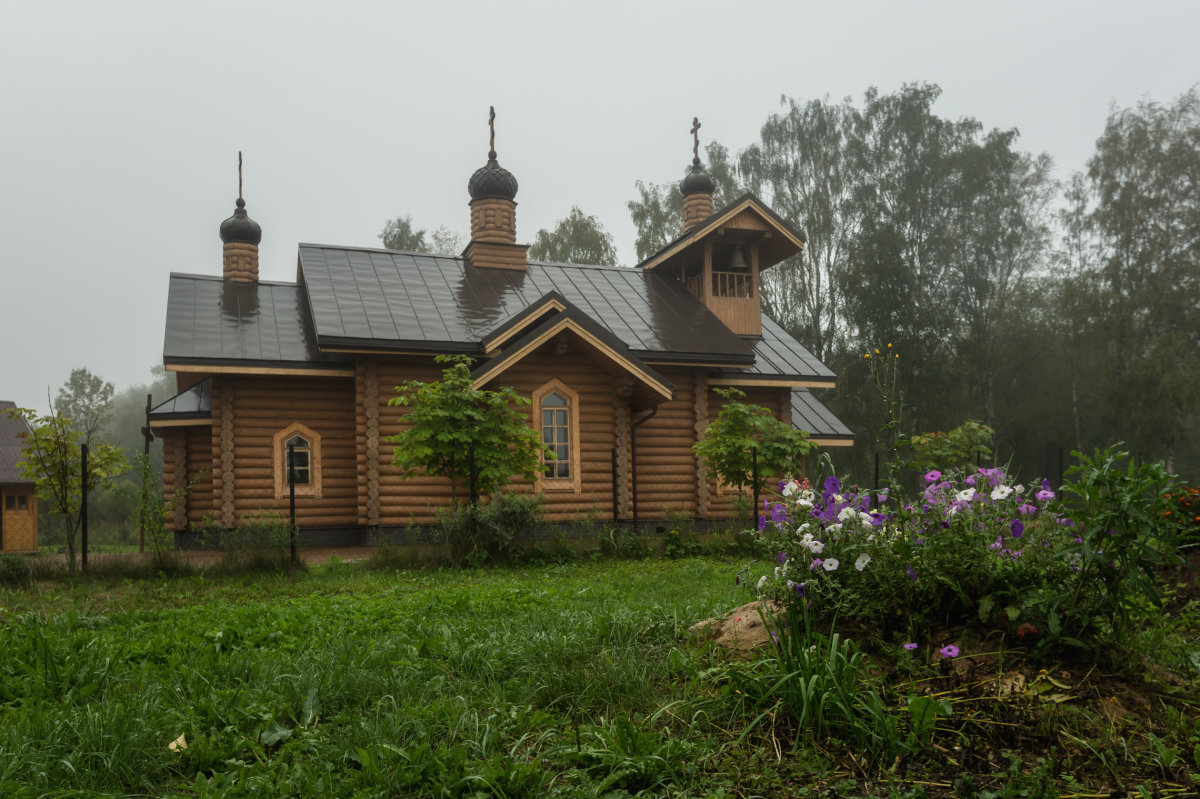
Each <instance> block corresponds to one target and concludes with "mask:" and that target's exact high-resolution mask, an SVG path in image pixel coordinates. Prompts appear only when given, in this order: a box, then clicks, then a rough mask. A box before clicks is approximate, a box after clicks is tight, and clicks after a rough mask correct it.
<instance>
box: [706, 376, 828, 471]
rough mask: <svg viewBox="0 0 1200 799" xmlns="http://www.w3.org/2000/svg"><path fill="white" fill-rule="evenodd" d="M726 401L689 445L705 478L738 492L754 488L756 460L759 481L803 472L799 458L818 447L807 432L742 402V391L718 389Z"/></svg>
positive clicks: (743, 394)
mask: <svg viewBox="0 0 1200 799" xmlns="http://www.w3.org/2000/svg"><path fill="white" fill-rule="evenodd" d="M717 394H719V395H721V397H722V398H724V400H725V404H724V406H722V408H721V412H720V413H719V414H717V418H716V419H714V420H713V421H712V422H710V423H709V425H708V429H707V430H706V431H705V434H704V438H703V439H701V440H700V441H697V442H696V443H695V444H693V445H692V451H693V452H695V453H696V457H698V458H702V459H703V460H704V461H705V462H706V463H707V468H708V474H709V476H710V477H717V478H720V479H721V480H722V481H724V483H725V484H726V485H729V486H736V487H737V488H739V489H747V488H751V487H753V485H754V472H755V460H756V459H757V467H758V469H757V471H758V474H759V475H760V476H765V475H777V476H792V475H794V474H796V473H798V472H800V471H801V470H802V469H803V458H804V456H805V455H807V454H808V453H809V452H811V451H812V450H813V449H814V448H815V447H816V446H817V445H816V443H815V442H813V441H810V440H809V439H808V433H806V432H804V431H803V430H797V429H796V428H794V427H792V426H791V425H790V424H788V423H787V422H783V421H780V420H779V419H777V418H775V416H773V415H772V414H771V412H770V411H769V410H767V409H766V408H764V407H762V406H761V405H751V404H749V403H745V402H742V401H741V399H742V398H743V397H745V396H746V394H745V392H744V391H740V390H738V389H736V388H727V389H717Z"/></svg>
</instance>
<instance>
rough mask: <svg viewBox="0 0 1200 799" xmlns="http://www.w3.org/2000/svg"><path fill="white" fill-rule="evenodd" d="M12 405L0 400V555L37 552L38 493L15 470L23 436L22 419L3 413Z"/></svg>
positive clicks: (19, 472) (10, 408) (17, 469)
mask: <svg viewBox="0 0 1200 799" xmlns="http://www.w3.org/2000/svg"><path fill="white" fill-rule="evenodd" d="M16 407H17V405H16V403H14V402H8V401H5V400H0V552H4V553H8V552H36V551H37V547H38V518H37V490H36V487H35V486H34V483H33V481H32V480H28V479H26V478H25V477H24V476H23V475H22V474H21V470H20V469H19V468H18V466H17V464H18V463H19V462H20V460H21V448H22V447H23V446H24V445H25V442H24V437H25V434H26V433H28V432H30V430H29V425H28V424H27V423H26V422H25V420H24V419H17V418H13V417H11V416H9V415H8V413H6V411H10V410H13V409H14V408H16Z"/></svg>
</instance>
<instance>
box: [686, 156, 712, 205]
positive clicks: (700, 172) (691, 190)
mask: <svg viewBox="0 0 1200 799" xmlns="http://www.w3.org/2000/svg"><path fill="white" fill-rule="evenodd" d="M716 189H717V182H716V181H715V180H713V178H712V175H710V174H708V173H707V172H705V171H704V167H702V166H700V161H699V159H697V160H694V161H692V171H691V172H689V173H688V174H687V176H686V177H684V179H683V180H681V181H679V191H680V193H682V194H683V196H684V197H687V196H688V195H689V194H712V193H713V192H714V191H716Z"/></svg>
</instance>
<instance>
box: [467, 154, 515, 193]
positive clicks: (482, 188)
mask: <svg viewBox="0 0 1200 799" xmlns="http://www.w3.org/2000/svg"><path fill="white" fill-rule="evenodd" d="M467 192H468V193H469V194H470V195H471V199H472V200H482V199H485V198H494V199H498V200H511V199H513V198H514V197H516V196H517V179H516V177H515V176H514V175H513V173H512V172H509V171H508V170H507V169H505V168H504V167H502V166H500V164H499V163H498V162H497V161H496V158H495V156H494V155H493V156H492V157H491V158H489V159H488V162H487V163H486V164H485V165H483V166H481V167H479V169H476V170H475V174H473V175H471V179H470V180H468V181H467Z"/></svg>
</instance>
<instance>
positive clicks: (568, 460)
mask: <svg viewBox="0 0 1200 799" xmlns="http://www.w3.org/2000/svg"><path fill="white" fill-rule="evenodd" d="M533 412H534V419H535V420H536V423H537V424H538V425H539V426H540V428H541V431H542V441H544V442H545V443H546V446H547V447H549V449H550V451H551V453H552V456H550V455H548V456H546V457H545V460H544V465H543V472H542V474H541V476H540V477H539V479H538V488H540V489H541V490H543V491H575V492H578V491H579V490H580V485H581V483H580V474H579V395H578V394H576V393H575V392H574V391H572V390H571V389H569V388H567V387H566V385H564V384H563V382H562V381H561V380H551V381H550V382H549V383H547V384H546V385H544V386H542V387H541V388H539V389H538V390H537V391H535V392H533Z"/></svg>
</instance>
